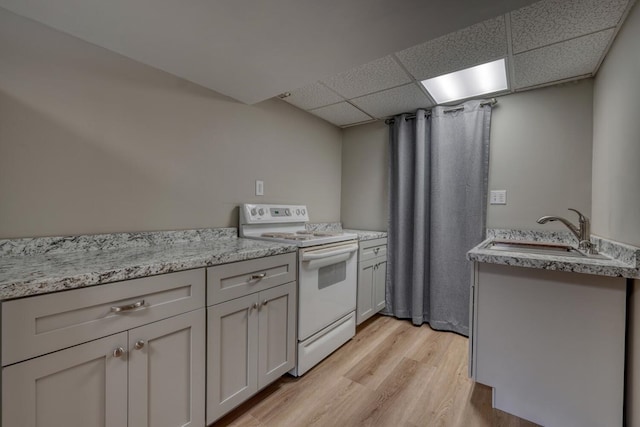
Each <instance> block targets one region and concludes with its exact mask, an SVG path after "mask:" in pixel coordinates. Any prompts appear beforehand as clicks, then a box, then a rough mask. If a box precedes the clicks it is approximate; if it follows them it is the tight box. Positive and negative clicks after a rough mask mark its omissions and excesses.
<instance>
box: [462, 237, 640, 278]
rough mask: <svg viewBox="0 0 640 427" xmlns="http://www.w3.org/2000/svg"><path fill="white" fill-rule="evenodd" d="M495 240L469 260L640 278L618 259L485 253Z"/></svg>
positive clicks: (474, 251)
mask: <svg viewBox="0 0 640 427" xmlns="http://www.w3.org/2000/svg"><path fill="white" fill-rule="evenodd" d="M490 240H492V239H491V238H489V239H486V240H484V241H483V242H481V243H480V244H478V245H477V246H476V247H474V248H473V249H471V250H470V251H468V252H467V259H468V260H470V261H474V262H483V263H489V264H500V265H508V266H513V267H526V268H535V269H543V270H556V271H565V272H572V273H584V274H593V275H600V276H608V277H624V278H629V279H637V278H640V271H639V269H638V268H637V267H635V266H633V265H630V264H626V263H623V262H621V261H619V260H616V259H613V258H612V259H592V258H574V257H563V256H554V255H542V254H525V253H521V252H500V253H496V251H492V250H490V249H482V247H483V246H484V245H486V244H487V243H488V242H489V241H490Z"/></svg>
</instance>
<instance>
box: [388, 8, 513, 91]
mask: <svg viewBox="0 0 640 427" xmlns="http://www.w3.org/2000/svg"><path fill="white" fill-rule="evenodd" d="M505 56H507V31H506V26H505V22H504V16H499V17H497V18H494V19H489V20H487V21H484V22H480V23H479V24H475V25H472V26H470V27H468V28H465V29H463V30H460V31H456V32H455V33H451V34H447V35H446V36H442V37H439V38H437V39H434V40H431V41H428V42H426V43H422V44H420V45H417V46H414V47H410V48H409V49H405V50H403V51H400V52H398V53H396V57H397V58H398V59H399V60H400V62H401V63H402V64H403V65H404V66H405V67H406V69H407V71H409V72H410V73H411V74H412V75H413V76H414V77H415V78H416V80H424V79H428V78H431V77H435V76H439V75H442V74H445V73H448V72H450V71H451V70H460V69H462V68H467V67H470V66H472V65H476V64H482V63H485V62H489V61H493V60H495V59H498V58H504V57H505Z"/></svg>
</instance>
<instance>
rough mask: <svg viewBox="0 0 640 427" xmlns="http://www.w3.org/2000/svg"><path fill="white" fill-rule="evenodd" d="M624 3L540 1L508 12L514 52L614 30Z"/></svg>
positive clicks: (610, 0)
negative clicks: (608, 29) (609, 29)
mask: <svg viewBox="0 0 640 427" xmlns="http://www.w3.org/2000/svg"><path fill="white" fill-rule="evenodd" d="M628 3H629V2H628V0H580V1H576V0H569V1H567V0H543V1H540V2H537V3H534V4H532V5H530V6H526V7H523V8H521V9H518V10H516V11H513V12H511V14H510V15H511V37H512V43H513V51H514V53H521V52H524V51H527V50H531V49H535V48H538V47H541V46H545V45H550V44H552V43H557V42H561V41H564V40H569V39H572V38H575V37H580V36H584V35H586V34H591V33H595V32H596V31H601V30H604V29H607V28H612V27H615V26H616V25H617V24H618V22H619V21H620V19H621V18H622V15H623V14H624V11H625V9H626V7H627V4H628Z"/></svg>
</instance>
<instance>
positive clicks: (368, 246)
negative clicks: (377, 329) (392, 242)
mask: <svg viewBox="0 0 640 427" xmlns="http://www.w3.org/2000/svg"><path fill="white" fill-rule="evenodd" d="M386 279H387V239H386V238H382V239H374V240H365V241H362V242H360V249H359V253H358V302H357V310H356V323H357V324H358V325H359V324H360V323H362V322H364V321H365V320H367V319H368V318H370V317H371V316H373V315H374V314H376V313H377V312H379V311H380V310H382V309H383V308H384V307H385V286H386Z"/></svg>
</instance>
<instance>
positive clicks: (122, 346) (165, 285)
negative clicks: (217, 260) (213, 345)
mask: <svg viewBox="0 0 640 427" xmlns="http://www.w3.org/2000/svg"><path fill="white" fill-rule="evenodd" d="M204 291H205V283H204V269H200V270H190V271H185V272H180V273H170V274H166V275H161V276H154V277H148V278H144V279H136V280H130V281H125V282H119V283H114V284H109V285H103V286H99V287H95V288H85V289H77V290H71V291H66V292H61V293H55V294H47V295H42V296H36V297H30V298H24V299H19V300H13V301H7V302H4V303H3V304H2V308H3V310H2V316H3V317H2V328H3V336H2V348H3V368H2V426H3V427H8V426H20V427H44V426H52V427H53V426H65V427H85V426H105V427H125V426H136V427H137V426H153V427H155V426H160V427H164V426H166V427H177V426H193V427H196V426H198V427H200V426H202V425H204V415H205V414H204V408H205V407H204V392H205V383H204V370H205V309H204ZM143 300H144V302H143V303H141V304H139V306H135V305H136V304H135V303H136V302H141V301H143ZM112 307H120V308H122V309H123V311H119V312H117V311H114V309H112ZM16 330H17V332H16ZM114 332H115V333H114ZM74 340H75V342H74ZM56 342H57V343H58V345H59V347H58V348H56V347H55V344H56ZM8 347H12V348H11V349H8ZM31 356H35V357H31ZM16 358H17V359H18V360H17V361H16ZM5 362H6V363H5Z"/></svg>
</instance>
